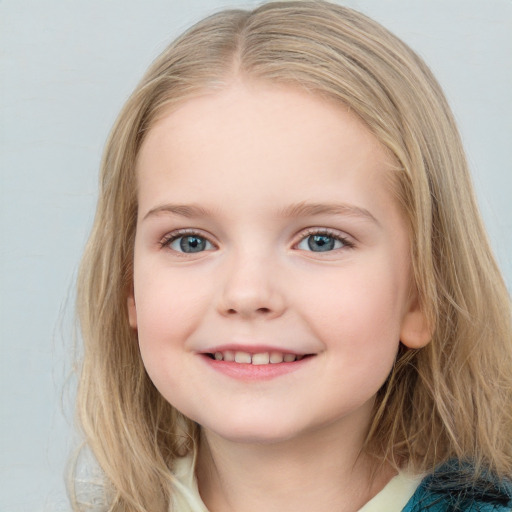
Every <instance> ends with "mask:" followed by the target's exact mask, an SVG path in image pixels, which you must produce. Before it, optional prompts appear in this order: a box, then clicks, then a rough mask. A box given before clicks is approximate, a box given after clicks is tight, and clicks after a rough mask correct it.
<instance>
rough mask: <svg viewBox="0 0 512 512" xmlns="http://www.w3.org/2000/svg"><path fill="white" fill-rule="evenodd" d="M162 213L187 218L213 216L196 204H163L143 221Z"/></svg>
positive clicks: (147, 214) (152, 210) (150, 212)
mask: <svg viewBox="0 0 512 512" xmlns="http://www.w3.org/2000/svg"><path fill="white" fill-rule="evenodd" d="M162 213H172V214H174V215H180V216H181V217H187V218H193V217H208V216H210V215H211V212H210V211H208V210H206V209H205V208H203V207H202V206H199V205H196V204H162V205H160V206H157V207H155V208H152V209H151V210H149V212H148V213H146V215H145V216H144V219H143V220H146V219H147V218H148V217H151V216H153V215H160V214H162Z"/></svg>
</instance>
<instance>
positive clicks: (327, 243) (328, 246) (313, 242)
mask: <svg viewBox="0 0 512 512" xmlns="http://www.w3.org/2000/svg"><path fill="white" fill-rule="evenodd" d="M334 244H335V240H334V238H333V237H332V236H327V235H311V236H310V237H308V247H309V248H310V249H311V250H312V251H316V252H322V251H332V250H333V249H334Z"/></svg>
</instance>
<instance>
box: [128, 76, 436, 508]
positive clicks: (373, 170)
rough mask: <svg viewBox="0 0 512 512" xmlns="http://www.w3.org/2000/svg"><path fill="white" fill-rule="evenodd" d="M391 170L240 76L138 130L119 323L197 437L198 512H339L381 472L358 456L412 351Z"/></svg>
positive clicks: (402, 238) (288, 97)
mask: <svg viewBox="0 0 512 512" xmlns="http://www.w3.org/2000/svg"><path fill="white" fill-rule="evenodd" d="M393 163H394V162H393V159H392V158H391V157H390V156H389V154H388V153H387V152H386V151H385V150H384V148H383V147H382V146H381V145H380V144H379V143H378V141H377V140H376V139H375V137H374V136H373V135H372V134H371V133H370V132H369V131H368V129H367V128H366V127H365V126H364V124H363V123H362V122H361V121H360V120H359V119H358V118H357V117H356V116H355V115H354V114H352V113H350V112H349V111H348V109H347V108H344V107H342V106H340V105H333V103H331V102H327V101H326V100H322V99H319V98H318V97H316V96H313V95H309V94H307V93H305V92H301V91H299V90H297V89H294V88H292V87H285V86H280V87H277V86H270V85H264V84H255V83H250V82H249V83H248V82H242V81H234V82H233V83H232V84H231V85H229V86H228V87H226V88H225V89H224V90H222V91H221V92H215V93H210V94H205V95H204V96H201V97H198V98H195V99H192V100H189V101H187V102H185V103H183V104H181V105H180V106H179V107H178V108H175V109H174V110H173V111H170V112H167V113H166V114H165V115H164V116H162V118H161V119H159V120H158V121H157V122H156V123H155V125H154V126H153V127H152V129H151V130H150V132H149V134H148V135H147V137H146V139H145V141H144V143H143V146H142V149H141V151H140V155H139V159H138V162H137V172H138V187H139V188H138V200H139V211H138V222H137V233H136V240H135V260H134V292H133V295H131V296H130V297H129V300H128V310H129V318H130V323H131V325H132V327H133V328H134V329H137V331H138V337H139V344H140V351H141V355H142V358H143V360H144V364H145V366H146V369H147V371H148V374H149V376H150V378H151V379H152V381H153V382H154V384H155V385H156V387H157V388H158V390H159V391H160V392H161V393H162V395H163V396H164V397H165V398H166V399H167V400H168V401H169V402H170V403H171V404H172V405H174V406H175V407H176V408H177V409H178V410H180V411H181V412H182V413H183V414H185V415H186V416H188V417H189V418H192V419H193V420H195V421H196V422H198V423H199V424H200V425H201V426H202V440H201V447H200V452H199V458H198V470H197V474H198V481H199V487H200V491H201V495H202V498H203V500H204V501H205V503H206V505H207V507H208V509H209V510H210V511H212V512H229V511H237V512H253V511H254V512H255V511H261V510H265V511H271V512H272V511H281V512H283V511H294V512H297V511H298V512H300V511H311V510H315V511H318V512H322V511H332V510H337V511H346V512H349V511H352V512H353V511H356V510H358V509H359V508H360V507H361V506H362V505H363V504H364V503H366V502H367V501H368V500H369V499H371V498H372V496H374V495H375V494H376V493H377V492H378V491H379V490H380V489H381V488H382V487H383V486H384V485H385V484H386V483H387V481H388V480H389V479H390V478H391V476H392V475H393V472H392V471H391V470H390V469H389V467H387V466H384V467H382V468H381V470H380V471H379V472H378V474H377V477H376V478H375V479H373V480H371V483H370V478H369V472H370V461H369V460H367V458H366V457H364V456H360V451H361V448H362V445H363V442H364V436H365V432H366V430H367V428H368V425H369V423H370V421H371V415H372V410H373V405H374V400H375V395H376V393H377V391H378V390H379V388H380V387H381V386H382V384H383V383H384V381H385V379H386V377H387V376H388V374H389V372H390V370H391V367H392V365H393V362H394V360H395V356H396V353H397V350H398V347H399V342H400V341H401V342H402V343H404V344H405V345H407V346H410V347H414V348H418V347H420V346H423V345H424V344H425V343H427V341H428V333H427V331H426V329H425V327H424V325H425V322H424V318H423V316H422V314H421V312H420V311H419V310H418V307H417V301H416V298H415V293H414V289H413V287H412V285H411V270H410V267H411V263H410V257H409V237H408V231H407V227H406V222H405V219H404V217H403V215H402V213H401V211H400V209H399V207H398V205H397V204H396V200H395V199H394V198H393V194H392V192H391V191H390V190H389V186H390V180H389V179H388V175H387V174H388V173H389V172H392V171H391V170H390V169H391V167H392V166H393ZM233 359H235V361H233ZM251 361H252V363H253V364H251ZM258 363H259V364H258ZM305 485H306V486H307V489H308V492H307V493H304V492H301V491H302V489H304V486H305Z"/></svg>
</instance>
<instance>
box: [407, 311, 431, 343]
mask: <svg viewBox="0 0 512 512" xmlns="http://www.w3.org/2000/svg"><path fill="white" fill-rule="evenodd" d="M431 339H432V330H431V328H430V326H429V323H428V321H427V319H426V317H425V315H424V314H423V312H422V311H421V309H420V308H419V307H418V305H415V307H414V308H412V309H411V310H410V311H408V312H407V314H406V315H405V316H404V318H403V320H402V328H401V330H400V341H401V342H402V343H403V344H404V345H405V346H406V347H408V348H412V349H418V348H422V347H424V346H425V345H428V344H429V343H430V340H431Z"/></svg>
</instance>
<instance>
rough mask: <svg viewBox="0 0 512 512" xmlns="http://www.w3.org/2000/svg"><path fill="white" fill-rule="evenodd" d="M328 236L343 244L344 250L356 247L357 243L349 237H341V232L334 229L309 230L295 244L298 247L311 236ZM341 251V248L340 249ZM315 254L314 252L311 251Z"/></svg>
mask: <svg viewBox="0 0 512 512" xmlns="http://www.w3.org/2000/svg"><path fill="white" fill-rule="evenodd" d="M315 235H316V236H327V237H329V238H333V239H334V240H337V241H339V242H341V243H342V244H343V247H342V248H345V249H353V248H354V247H355V243H354V242H353V241H352V240H350V239H349V238H348V237H346V236H343V235H341V234H340V233H339V232H337V231H334V230H332V229H328V228H310V229H307V230H306V232H305V233H301V237H300V240H299V241H298V242H297V243H296V244H294V246H295V247H296V246H297V245H298V244H299V243H300V242H302V241H303V240H306V239H307V238H308V237H310V236H315ZM340 249H341V248H340ZM311 252H314V251H311ZM327 252H333V251H327Z"/></svg>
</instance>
